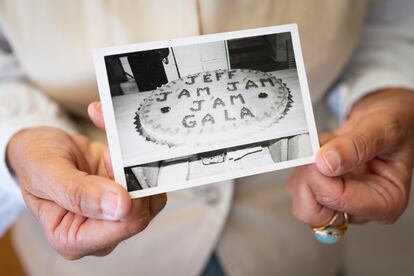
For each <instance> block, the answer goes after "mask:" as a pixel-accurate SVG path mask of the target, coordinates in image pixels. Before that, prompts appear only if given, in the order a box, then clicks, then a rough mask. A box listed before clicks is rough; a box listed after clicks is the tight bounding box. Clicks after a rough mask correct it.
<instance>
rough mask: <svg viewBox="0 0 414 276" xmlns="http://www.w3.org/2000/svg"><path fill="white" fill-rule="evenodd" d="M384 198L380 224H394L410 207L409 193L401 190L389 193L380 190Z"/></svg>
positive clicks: (396, 189) (397, 189)
mask: <svg viewBox="0 0 414 276" xmlns="http://www.w3.org/2000/svg"><path fill="white" fill-rule="evenodd" d="M380 193H382V197H383V214H384V215H383V216H382V218H380V220H379V222H380V223H382V224H394V223H395V222H396V221H397V220H398V218H399V217H400V216H401V215H402V213H403V212H404V211H405V209H406V208H407V205H408V201H409V200H408V193H407V192H405V191H404V190H401V189H399V188H396V187H395V189H393V190H389V191H388V192H385V191H382V192H381V190H380Z"/></svg>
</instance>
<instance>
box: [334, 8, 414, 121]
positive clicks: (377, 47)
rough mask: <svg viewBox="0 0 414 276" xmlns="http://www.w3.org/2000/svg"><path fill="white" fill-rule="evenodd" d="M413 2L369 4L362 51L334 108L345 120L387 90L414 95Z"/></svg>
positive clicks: (339, 89) (351, 65) (339, 90)
mask: <svg viewBox="0 0 414 276" xmlns="http://www.w3.org/2000/svg"><path fill="white" fill-rule="evenodd" d="M413 13H414V1H412V0H394V1H389V0H375V1H371V2H370V6H369V12H368V15H367V18H366V23H365V26H364V28H363V30H362V33H361V39H360V44H359V47H358V48H357V50H356V52H355V54H354V55H353V57H352V59H351V61H350V63H349V65H348V67H347V70H346V73H345V74H344V77H343V78H342V80H341V81H340V82H339V85H338V86H337V87H336V89H335V92H336V93H337V94H336V95H334V96H333V97H332V99H335V98H336V101H335V100H332V101H331V107H332V106H333V109H335V110H337V111H339V115H340V117H342V119H344V118H346V116H347V115H348V113H349V111H350V109H351V108H352V105H353V104H354V103H355V102H357V101H358V100H359V99H361V98H362V97H363V96H365V95H367V94H369V93H372V92H375V91H378V90H380V89H384V88H405V89H410V90H413V91H414V16H413Z"/></svg>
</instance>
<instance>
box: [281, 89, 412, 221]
mask: <svg viewBox="0 0 414 276" xmlns="http://www.w3.org/2000/svg"><path fill="white" fill-rule="evenodd" d="M413 107H414V92H412V91H404V90H398V89H394V90H384V91H380V92H376V93H373V94H371V95H369V96H366V97H365V98H363V99H362V100H361V101H360V102H358V103H357V104H356V105H355V106H354V108H353V110H352V112H351V113H350V116H349V118H348V120H347V121H346V122H345V123H344V124H343V125H342V126H341V127H340V128H339V129H338V130H337V131H336V132H335V133H334V134H326V135H321V136H320V141H321V144H322V147H321V148H320V150H319V152H318V153H317V155H316V163H315V164H312V165H308V166H304V167H300V168H297V169H295V171H294V173H293V174H292V176H291V178H290V180H289V183H288V189H289V192H290V194H291V195H292V197H293V213H294V214H295V216H296V217H297V218H298V219H299V220H301V221H302V222H304V223H306V224H308V225H310V226H313V227H318V226H321V225H324V224H325V223H327V222H328V221H329V219H330V218H331V217H332V215H333V213H334V210H336V211H339V212H346V213H348V215H349V216H350V222H351V223H364V222H367V221H376V222H379V223H384V224H390V223H394V222H395V221H396V220H397V218H398V217H399V216H400V215H401V214H402V212H403V211H404V210H405V208H406V206H407V204H408V197H409V190H410V182H411V174H412V169H413V156H414V108H413Z"/></svg>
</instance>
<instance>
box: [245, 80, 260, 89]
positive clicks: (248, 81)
mask: <svg viewBox="0 0 414 276" xmlns="http://www.w3.org/2000/svg"><path fill="white" fill-rule="evenodd" d="M251 87H254V88H257V87H258V86H257V84H256V83H255V82H254V81H252V80H247V82H246V90H247V89H249V88H251Z"/></svg>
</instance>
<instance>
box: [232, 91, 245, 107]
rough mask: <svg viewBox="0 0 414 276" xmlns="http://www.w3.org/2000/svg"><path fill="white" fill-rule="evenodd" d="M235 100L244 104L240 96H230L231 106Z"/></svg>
mask: <svg viewBox="0 0 414 276" xmlns="http://www.w3.org/2000/svg"><path fill="white" fill-rule="evenodd" d="M235 99H239V100H240V102H241V103H242V104H244V103H245V102H244V98H243V96H242V94H237V95H230V102H231V104H232V105H234V100H235Z"/></svg>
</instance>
